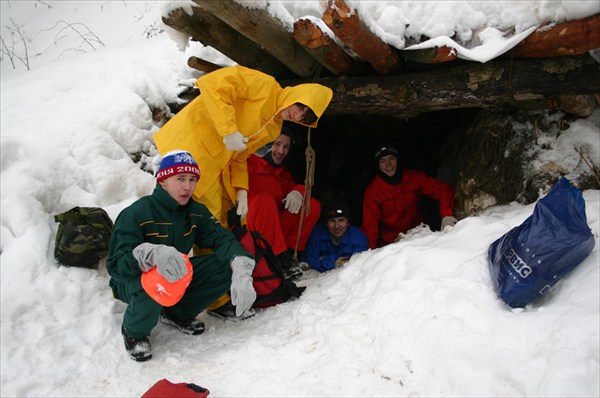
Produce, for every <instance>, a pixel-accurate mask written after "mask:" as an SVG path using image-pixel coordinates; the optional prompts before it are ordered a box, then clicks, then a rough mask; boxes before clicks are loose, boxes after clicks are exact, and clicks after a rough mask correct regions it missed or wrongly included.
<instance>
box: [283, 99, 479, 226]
mask: <svg viewBox="0 0 600 398" xmlns="http://www.w3.org/2000/svg"><path fill="white" fill-rule="evenodd" d="M476 112H478V110H477V109H470V108H469V109H458V110H444V111H436V112H430V113H426V114H421V115H419V116H417V117H414V118H411V119H398V118H395V117H391V116H384V115H324V116H323V117H322V118H321V119H320V121H319V124H318V127H317V128H315V129H312V130H311V132H310V134H311V139H310V142H311V146H312V148H313V149H314V151H315V173H314V186H313V188H312V195H313V196H314V197H315V198H317V199H319V200H320V201H321V203H322V204H323V205H325V204H326V203H327V202H329V201H330V200H331V199H332V198H333V197H335V196H341V197H343V198H344V199H345V200H346V201H347V202H348V205H349V206H350V211H351V215H352V224H354V225H357V226H360V223H361V221H362V196H363V192H364V190H365V188H366V187H367V185H368V184H369V182H370V181H371V180H372V178H373V177H374V176H375V174H376V165H375V162H374V154H375V152H376V151H377V150H378V149H379V148H381V147H382V146H388V147H393V148H396V149H397V150H398V152H399V154H400V158H401V162H402V164H403V165H404V166H405V167H407V168H411V169H415V170H420V171H423V172H425V173H426V174H427V175H430V176H432V177H436V178H438V179H441V180H443V181H445V182H448V183H449V184H451V185H453V186H454V184H456V181H448V179H447V178H446V179H444V178H442V177H441V176H440V175H439V173H438V171H439V169H440V166H441V165H442V162H443V159H442V150H443V146H444V142H445V140H446V138H447V137H449V136H451V135H453V134H460V133H461V132H462V131H464V130H465V129H466V128H467V127H468V126H469V124H470V122H471V121H472V120H473V118H474V117H475V115H476ZM286 126H287V127H288V128H290V129H291V130H292V131H293V132H294V135H295V139H296V142H295V144H294V147H293V148H292V150H291V151H290V153H289V155H288V158H287V159H286V163H285V164H286V166H287V167H288V168H289V170H290V172H291V173H292V174H293V175H294V178H295V179H296V181H297V182H299V183H301V182H304V181H305V176H306V157H305V151H306V148H307V141H308V129H307V128H306V127H303V126H300V125H297V124H293V123H290V124H286ZM422 212H423V217H424V219H425V222H426V223H427V224H428V225H429V226H430V228H432V229H433V230H437V229H439V224H440V220H439V211H438V203H437V201H435V200H432V199H429V198H426V197H424V198H423V200H422Z"/></svg>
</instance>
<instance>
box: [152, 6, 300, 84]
mask: <svg viewBox="0 0 600 398" xmlns="http://www.w3.org/2000/svg"><path fill="white" fill-rule="evenodd" d="M192 11H193V15H188V14H187V12H185V10H183V9H181V8H178V9H175V10H173V11H171V12H170V13H169V15H168V16H167V17H163V22H164V23H165V24H166V25H167V26H170V27H172V28H173V29H175V30H178V31H180V32H183V33H185V34H187V35H189V36H191V37H192V39H193V40H196V41H199V42H201V43H202V44H204V45H206V46H211V47H213V48H214V49H216V50H218V51H220V52H221V53H223V54H225V55H226V56H228V57H229V58H230V59H232V60H233V61H234V62H236V63H238V64H240V65H244V66H247V67H249V68H253V69H256V70H259V71H261V72H264V73H266V74H269V75H271V76H274V77H275V78H279V79H289V78H293V77H296V75H295V74H294V73H293V72H292V71H291V70H290V69H289V68H288V67H287V66H285V65H284V64H283V63H281V62H280V61H279V60H277V59H276V58H275V57H273V56H272V55H271V54H269V53H268V52H267V51H265V49H264V48H262V47H261V46H259V45H257V44H256V43H254V42H253V41H251V40H248V39H247V38H246V37H244V36H243V35H241V34H239V33H238V32H237V31H236V30H235V29H233V28H231V27H230V26H229V25H227V24H226V23H224V22H223V21H221V20H220V19H219V18H216V17H214V16H213V15H212V14H210V13H208V12H206V11H203V10H201V9H200V8H199V7H192Z"/></svg>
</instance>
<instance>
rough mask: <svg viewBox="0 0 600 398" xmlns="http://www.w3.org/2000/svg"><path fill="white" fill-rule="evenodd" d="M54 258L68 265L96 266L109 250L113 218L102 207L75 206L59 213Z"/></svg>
mask: <svg viewBox="0 0 600 398" xmlns="http://www.w3.org/2000/svg"><path fill="white" fill-rule="evenodd" d="M54 221H55V222H57V223H60V224H59V226H58V232H57V233H56V242H55V247H54V258H55V259H56V260H57V261H58V262H59V263H60V264H62V265H66V266H69V267H83V268H97V267H98V262H99V261H100V259H101V258H102V257H104V256H105V255H106V253H108V244H109V242H110V235H111V233H112V229H113V222H112V220H111V219H110V217H109V216H108V214H107V213H106V211H105V210H104V209H101V208H99V207H74V208H72V209H71V210H69V211H67V212H64V213H61V214H57V215H55V216H54Z"/></svg>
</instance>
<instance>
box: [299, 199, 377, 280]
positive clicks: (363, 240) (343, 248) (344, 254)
mask: <svg viewBox="0 0 600 398" xmlns="http://www.w3.org/2000/svg"><path fill="white" fill-rule="evenodd" d="M324 210H325V211H324V212H323V214H324V222H322V223H319V224H317V225H316V226H315V228H314V229H313V231H312V233H311V234H310V238H309V239H308V244H307V246H306V250H305V251H304V261H305V262H307V263H308V265H309V266H310V267H311V268H313V269H316V270H317V271H320V272H325V271H329V270H331V269H334V268H339V267H341V266H343V265H344V264H345V263H346V262H348V260H350V257H352V255H353V254H354V253H358V252H362V251H365V250H367V249H368V248H369V241H368V239H367V236H366V235H365V234H364V233H363V232H362V231H361V230H360V229H359V228H358V227H355V226H353V225H351V224H350V214H349V210H348V206H347V204H346V203H345V202H344V201H343V200H339V199H337V200H333V201H332V202H331V203H329V204H328V205H327V207H325V209H324Z"/></svg>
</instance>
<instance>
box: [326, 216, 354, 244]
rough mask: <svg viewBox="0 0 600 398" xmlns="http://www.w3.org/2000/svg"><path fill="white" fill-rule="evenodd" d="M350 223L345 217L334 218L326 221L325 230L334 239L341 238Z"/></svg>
mask: <svg viewBox="0 0 600 398" xmlns="http://www.w3.org/2000/svg"><path fill="white" fill-rule="evenodd" d="M349 225H350V222H349V221H348V219H347V218H346V217H336V218H330V219H329V220H327V229H328V230H329V233H330V234H331V236H333V237H334V238H338V239H339V238H341V237H342V236H344V234H345V233H346V231H347V230H348V226H349Z"/></svg>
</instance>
